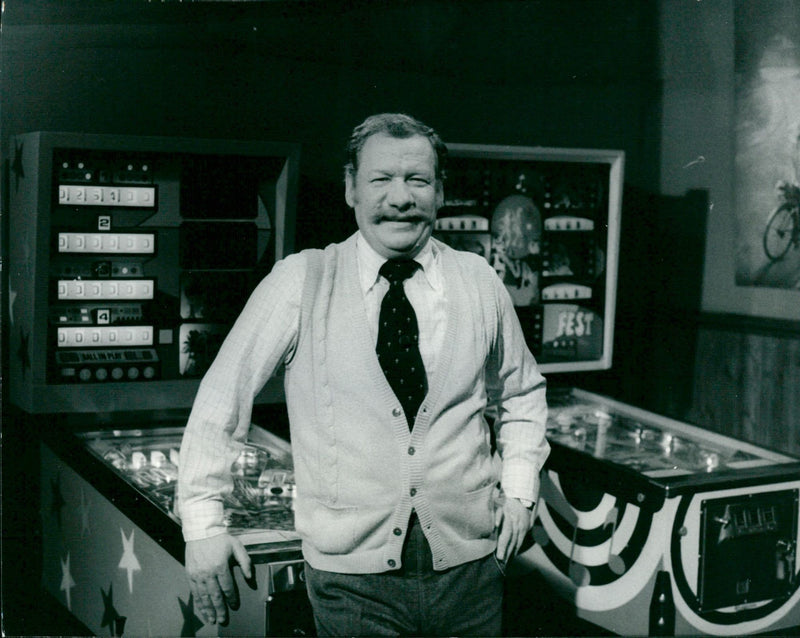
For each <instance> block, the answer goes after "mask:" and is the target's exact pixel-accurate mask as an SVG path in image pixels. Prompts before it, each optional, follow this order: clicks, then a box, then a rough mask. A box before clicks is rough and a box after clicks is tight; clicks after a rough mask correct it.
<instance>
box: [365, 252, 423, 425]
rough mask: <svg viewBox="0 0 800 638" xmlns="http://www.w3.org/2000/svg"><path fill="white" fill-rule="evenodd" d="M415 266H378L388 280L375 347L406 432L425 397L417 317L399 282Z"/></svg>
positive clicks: (400, 262)
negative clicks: (401, 412)
mask: <svg viewBox="0 0 800 638" xmlns="http://www.w3.org/2000/svg"><path fill="white" fill-rule="evenodd" d="M419 267H420V265H419V263H418V262H416V261H413V260H398V259H393V260H389V261H387V262H386V263H385V264H383V266H381V269H380V274H381V275H383V276H384V277H386V279H388V280H389V290H388V291H387V292H386V296H385V297H384V298H383V302H382V303H381V313H380V318H379V320H378V344H377V346H376V347H375V351H376V352H377V353H378V360H379V361H380V364H381V368H382V369H383V374H384V375H385V376H386V380H387V381H388V382H389V385H390V386H392V390H394V393H395V395H397V398H398V400H399V401H400V404H401V405H402V406H403V410H404V411H405V413H406V419H407V420H408V427H409V429H411V428H412V427H413V426H414V417H415V416H416V414H417V410H419V406H420V404H421V403H422V400H423V399H424V398H425V392H426V383H427V382H426V379H425V368H424V366H423V364H422V357H421V356H420V354H419V327H418V325H417V315H416V314H415V313H414V308H413V307H412V306H411V303H410V302H409V301H408V297H406V293H405V290H404V289H403V282H404V281H405V280H406V279H408V278H409V277H411V275H413V274H414V271H415V270H416V269H417V268H419Z"/></svg>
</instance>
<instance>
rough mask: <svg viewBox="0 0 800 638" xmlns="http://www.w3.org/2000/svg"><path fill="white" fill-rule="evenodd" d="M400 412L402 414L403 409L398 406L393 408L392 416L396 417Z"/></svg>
mask: <svg viewBox="0 0 800 638" xmlns="http://www.w3.org/2000/svg"><path fill="white" fill-rule="evenodd" d="M401 414H403V411H402V410H401V409H400V408H395V409H394V410H392V416H394V417H398V416H400V415H401Z"/></svg>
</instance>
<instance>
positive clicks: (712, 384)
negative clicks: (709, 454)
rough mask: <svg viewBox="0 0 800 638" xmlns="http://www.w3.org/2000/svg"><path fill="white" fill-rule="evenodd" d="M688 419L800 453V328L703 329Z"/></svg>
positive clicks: (700, 331)
mask: <svg viewBox="0 0 800 638" xmlns="http://www.w3.org/2000/svg"><path fill="white" fill-rule="evenodd" d="M688 419H689V420H690V421H693V422H695V423H697V424H698V425H701V426H703V427H707V428H708V429H710V430H714V431H717V432H721V433H723V434H727V435H731V436H734V437H737V438H741V439H745V440H747V441H752V442H753V443H756V444H759V445H763V446H765V447H769V448H773V449H776V450H780V451H782V452H788V453H792V454H800V331H798V333H797V334H795V335H791V334H788V335H779V336H775V335H769V334H760V333H756V332H752V331H746V330H725V329H719V328H714V327H705V328H701V329H700V330H699V332H698V338H697V355H696V362H695V370H694V393H693V399H692V408H691V410H690V413H689V415H688Z"/></svg>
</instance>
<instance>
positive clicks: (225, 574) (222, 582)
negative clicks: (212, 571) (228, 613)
mask: <svg viewBox="0 0 800 638" xmlns="http://www.w3.org/2000/svg"><path fill="white" fill-rule="evenodd" d="M217 582H219V586H220V589H221V590H222V594H223V595H224V596H225V601H227V603H228V605H230V607H231V609H238V608H239V591H238V590H237V589H236V583H235V582H234V580H233V577H232V576H231V572H230V571H229V570H227V569H226V570H224V571H222V572H220V573H219V574H217ZM225 601H223V603H222V604H223V606H224V605H225Z"/></svg>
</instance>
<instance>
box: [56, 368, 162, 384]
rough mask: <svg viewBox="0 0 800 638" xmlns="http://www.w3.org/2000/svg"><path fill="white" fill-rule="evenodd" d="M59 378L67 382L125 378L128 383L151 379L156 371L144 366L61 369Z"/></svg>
mask: <svg viewBox="0 0 800 638" xmlns="http://www.w3.org/2000/svg"><path fill="white" fill-rule="evenodd" d="M61 376H62V377H64V378H65V380H68V379H69V378H71V377H74V378H77V380H78V381H84V382H86V381H109V380H110V381H122V380H123V379H125V378H127V379H128V380H129V381H136V380H137V379H146V380H149V379H153V378H155V376H156V369H155V368H154V367H153V366H144V367H143V368H142V369H139V368H137V367H136V366H131V367H130V368H127V369H123V368H121V367H119V366H115V367H113V368H111V370H110V371H109V370H108V369H107V368H102V367H101V368H94V369H92V368H81V369H80V370H77V369H76V368H62V369H61Z"/></svg>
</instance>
